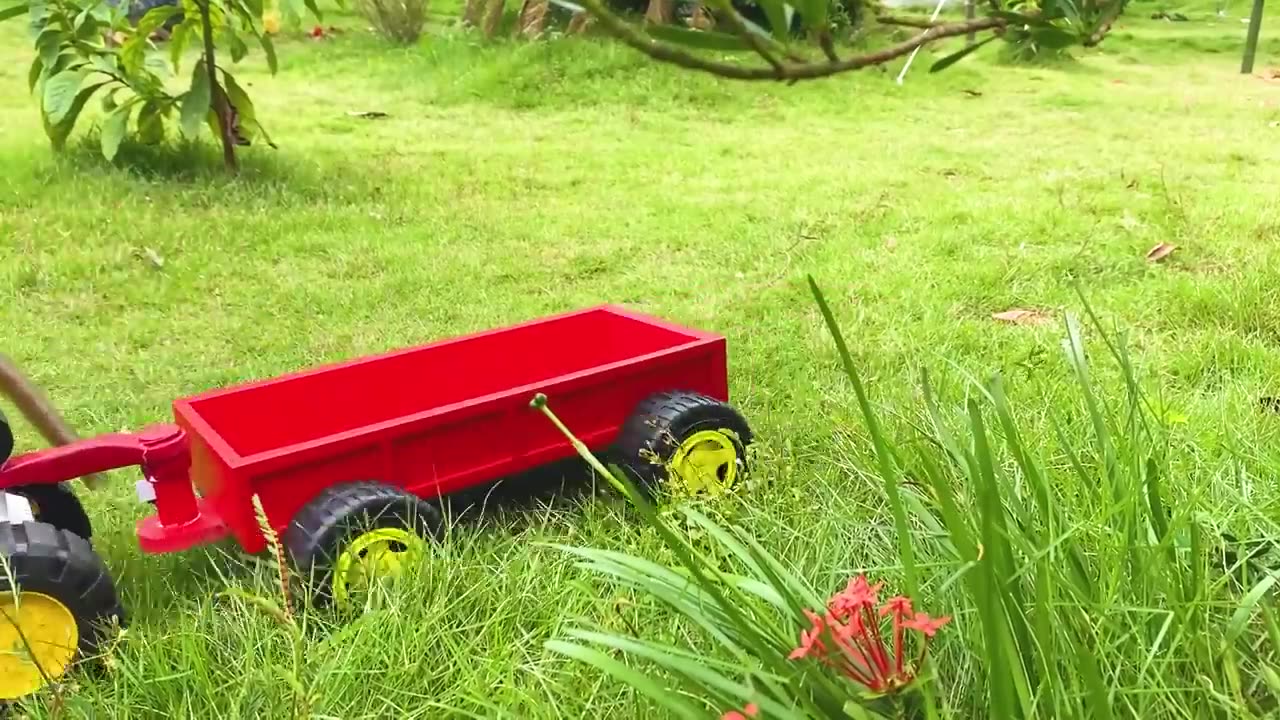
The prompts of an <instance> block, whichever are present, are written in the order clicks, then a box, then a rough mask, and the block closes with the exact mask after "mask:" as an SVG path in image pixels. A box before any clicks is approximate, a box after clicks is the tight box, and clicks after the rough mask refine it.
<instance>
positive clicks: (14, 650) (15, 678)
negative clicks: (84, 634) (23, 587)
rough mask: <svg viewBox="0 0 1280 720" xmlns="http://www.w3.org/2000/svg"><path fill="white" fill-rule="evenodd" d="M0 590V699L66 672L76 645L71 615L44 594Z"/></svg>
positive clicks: (16, 695)
mask: <svg viewBox="0 0 1280 720" xmlns="http://www.w3.org/2000/svg"><path fill="white" fill-rule="evenodd" d="M17 595H18V598H17V600H18V601H17V603H16V604H15V603H14V597H13V593H11V592H9V591H5V592H3V593H0V699H4V700H14V699H17V698H20V697H23V696H25V695H29V694H31V693H33V692H36V691H37V690H39V689H40V688H41V687H43V686H44V684H45V678H46V677H47V678H49V679H53V680H56V679H58V678H60V677H62V676H63V674H65V673H66V671H67V669H68V668H69V667H71V662H72V660H73V659H74V658H75V654H76V649H77V647H78V646H79V644H80V631H79V628H78V626H77V625H76V619H75V616H74V615H72V614H71V611H70V610H69V609H67V606H66V605H63V604H62V603H61V602H59V601H58V600H57V599H55V598H53V597H50V596H49V595H46V594H44V593H38V592H25V591H20V592H18V593H17Z"/></svg>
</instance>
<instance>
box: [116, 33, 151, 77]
mask: <svg viewBox="0 0 1280 720" xmlns="http://www.w3.org/2000/svg"><path fill="white" fill-rule="evenodd" d="M119 57H120V66H121V67H123V68H124V70H125V74H127V75H135V74H137V73H138V72H140V71H141V70H142V66H143V64H144V63H146V61H147V36H146V35H143V34H142V33H138V34H136V35H134V36H133V37H131V38H129V39H128V40H126V41H125V43H124V45H122V46H121V47H120V53H119Z"/></svg>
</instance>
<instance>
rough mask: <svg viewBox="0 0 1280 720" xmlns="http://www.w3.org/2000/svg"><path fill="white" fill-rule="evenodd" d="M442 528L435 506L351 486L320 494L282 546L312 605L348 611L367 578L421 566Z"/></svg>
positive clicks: (391, 490) (384, 488)
mask: <svg viewBox="0 0 1280 720" xmlns="http://www.w3.org/2000/svg"><path fill="white" fill-rule="evenodd" d="M442 527H443V521H442V519H441V515H440V511H439V510H438V509H436V506H435V505H433V504H432V503H430V502H427V501H426V500H423V499H422V498H420V497H418V496H417V495H414V494H412V493H409V492H406V491H404V490H402V489H400V488H398V487H395V486H392V485H387V484H384V483H379V482H352V483H343V484H341V485H335V486H333V487H329V488H326V489H325V490H323V491H321V492H320V494H319V495H317V496H316V497H315V498H313V499H312V500H311V501H310V502H308V503H307V504H306V505H305V506H303V508H302V509H301V510H299V511H298V513H297V514H296V515H295V516H294V518H293V520H292V521H291V522H290V523H289V527H288V528H287V529H286V530H285V532H284V537H283V538H282V542H283V544H284V547H285V551H286V552H288V554H289V559H290V561H291V563H292V564H293V566H294V568H295V569H296V571H297V572H299V573H301V574H302V575H303V580H304V582H306V583H307V584H308V586H309V589H310V593H309V594H310V597H311V601H312V604H314V605H316V606H320V607H324V606H329V605H336V606H338V608H339V609H342V610H347V609H350V608H351V607H352V606H353V605H354V604H355V603H354V602H353V601H355V600H356V599H357V598H356V597H355V596H356V594H357V593H359V592H361V591H362V590H363V589H364V586H366V585H367V584H368V581H369V579H370V578H371V576H376V575H383V576H387V577H391V578H392V579H394V577H397V576H398V575H399V574H400V573H401V572H402V571H403V566H404V565H406V564H407V565H412V564H420V563H421V562H422V561H423V559H424V558H425V556H426V548H427V543H429V542H431V541H434V540H436V539H438V538H439V536H440V533H441V530H442Z"/></svg>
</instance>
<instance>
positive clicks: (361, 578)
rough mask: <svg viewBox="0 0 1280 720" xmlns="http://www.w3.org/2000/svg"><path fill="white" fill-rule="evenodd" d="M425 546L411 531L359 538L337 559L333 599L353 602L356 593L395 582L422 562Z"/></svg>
mask: <svg viewBox="0 0 1280 720" xmlns="http://www.w3.org/2000/svg"><path fill="white" fill-rule="evenodd" d="M425 553H426V543H425V542H424V541H423V539H422V538H421V537H419V536H418V535H417V533H414V532H413V531H412V530H406V529H404V528H378V529H376V530H370V531H368V532H366V533H363V534H361V535H357V536H356V537H355V538H354V539H352V540H351V542H350V543H348V544H347V547H346V549H345V550H343V552H342V554H341V555H339V556H338V562H337V566H336V567H335V568H334V573H333V599H334V600H335V601H337V603H338V604H339V605H346V604H348V603H349V602H350V600H351V597H352V595H353V594H355V593H360V592H364V591H366V590H368V589H369V588H371V587H372V586H373V584H374V583H375V582H377V581H380V580H394V579H395V578H397V577H399V576H400V575H402V574H403V573H404V570H405V568H406V567H409V566H412V565H414V564H417V563H419V562H421V561H422V558H423V556H424V555H425Z"/></svg>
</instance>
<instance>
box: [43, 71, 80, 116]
mask: <svg viewBox="0 0 1280 720" xmlns="http://www.w3.org/2000/svg"><path fill="white" fill-rule="evenodd" d="M84 76H85V73H84V72H82V71H80V70H64V71H63V72H60V73H58V74H57V75H54V76H53V77H51V78H49V82H47V83H45V86H44V112H45V115H47V116H48V117H49V122H50V123H52V124H53V125H57V124H58V123H60V122H62V120H63V118H65V117H66V116H67V113H69V112H70V111H71V105H72V103H73V102H74V101H75V99H76V93H77V92H79V91H80V84H81V83H83V82H84Z"/></svg>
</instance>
